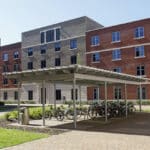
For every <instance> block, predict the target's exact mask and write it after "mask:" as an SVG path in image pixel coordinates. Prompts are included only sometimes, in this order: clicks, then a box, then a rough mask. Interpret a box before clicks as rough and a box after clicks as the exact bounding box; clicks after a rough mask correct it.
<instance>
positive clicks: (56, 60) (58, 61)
mask: <svg viewBox="0 0 150 150" xmlns="http://www.w3.org/2000/svg"><path fill="white" fill-rule="evenodd" d="M55 66H60V58H55Z"/></svg>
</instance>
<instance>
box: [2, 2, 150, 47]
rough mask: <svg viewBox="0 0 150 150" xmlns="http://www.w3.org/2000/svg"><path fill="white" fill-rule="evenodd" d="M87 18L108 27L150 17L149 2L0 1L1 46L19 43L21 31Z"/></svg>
mask: <svg viewBox="0 0 150 150" xmlns="http://www.w3.org/2000/svg"><path fill="white" fill-rule="evenodd" d="M85 15H86V16H88V17H91V18H93V19H94V20H96V21H98V22H99V23H101V24H103V25H104V26H110V25H115V24H120V23H125V22H128V21H133V20H138V19H143V18H149V17H150V0H0V37H1V40H2V45H5V44H10V43H13V42H18V41H20V40H21V32H24V31H28V30H31V29H34V28H37V27H41V26H46V25H50V24H53V23H57V22H61V21H64V20H68V19H72V18H76V17H80V16H85Z"/></svg>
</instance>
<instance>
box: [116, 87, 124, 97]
mask: <svg viewBox="0 0 150 150" xmlns="http://www.w3.org/2000/svg"><path fill="white" fill-rule="evenodd" d="M114 96H115V99H121V97H122V96H121V88H120V87H115V95H114Z"/></svg>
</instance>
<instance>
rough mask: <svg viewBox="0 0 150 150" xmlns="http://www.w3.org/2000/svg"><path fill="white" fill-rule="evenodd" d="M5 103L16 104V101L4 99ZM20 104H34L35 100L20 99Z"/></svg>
mask: <svg viewBox="0 0 150 150" xmlns="http://www.w3.org/2000/svg"><path fill="white" fill-rule="evenodd" d="M4 103H5V104H18V101H17V100H16V101H8V100H7V101H4ZM20 103H21V104H36V103H35V101H33V100H32V101H20Z"/></svg>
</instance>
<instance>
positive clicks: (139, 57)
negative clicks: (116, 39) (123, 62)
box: [134, 56, 146, 59]
mask: <svg viewBox="0 0 150 150" xmlns="http://www.w3.org/2000/svg"><path fill="white" fill-rule="evenodd" d="M145 57H146V56H138V57H134V58H135V59H138V58H145Z"/></svg>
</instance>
